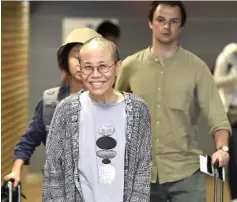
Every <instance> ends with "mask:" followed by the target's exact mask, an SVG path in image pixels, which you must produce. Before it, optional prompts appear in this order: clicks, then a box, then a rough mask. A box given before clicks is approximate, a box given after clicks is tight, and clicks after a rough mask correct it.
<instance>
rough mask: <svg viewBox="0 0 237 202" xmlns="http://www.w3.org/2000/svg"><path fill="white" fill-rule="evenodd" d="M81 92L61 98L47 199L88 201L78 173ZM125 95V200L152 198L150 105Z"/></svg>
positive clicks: (49, 153)
mask: <svg viewBox="0 0 237 202" xmlns="http://www.w3.org/2000/svg"><path fill="white" fill-rule="evenodd" d="M80 94H81V92H78V93H76V94H74V95H71V96H69V97H67V98H66V99H64V100H63V101H61V102H60V104H59V105H58V106H57V108H56V110H55V113H54V115H53V119H52V123H51V127H50V130H49V135H48V137H47V141H46V163H45V166H44V179H43V201H44V202H85V200H84V199H83V194H82V189H81V186H80V179H79V174H78V156H79V142H78V140H79V131H80V129H79V120H80V109H81V105H80V101H79V100H80ZM123 94H124V96H125V106H126V107H125V112H126V115H127V122H126V146H125V159H124V162H125V163H124V171H125V172H124V200H123V202H149V201H150V180H151V168H152V161H151V124H150V116H149V112H148V108H147V105H146V104H145V102H144V101H143V100H142V99H141V98H139V97H136V96H135V95H133V94H130V93H125V92H123Z"/></svg>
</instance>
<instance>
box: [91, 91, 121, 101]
mask: <svg viewBox="0 0 237 202" xmlns="http://www.w3.org/2000/svg"><path fill="white" fill-rule="evenodd" d="M88 93H89V96H90V97H91V99H92V100H94V101H96V102H99V103H103V104H112V103H116V102H118V101H120V100H123V99H124V96H123V94H121V93H119V92H117V91H115V90H114V89H112V90H110V91H108V92H107V93H106V94H105V95H101V96H98V95H93V94H92V93H90V92H88Z"/></svg>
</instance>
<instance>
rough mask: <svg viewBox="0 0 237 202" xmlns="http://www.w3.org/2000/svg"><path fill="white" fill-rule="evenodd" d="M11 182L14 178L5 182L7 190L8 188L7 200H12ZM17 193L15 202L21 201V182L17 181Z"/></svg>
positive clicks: (10, 201)
mask: <svg viewBox="0 0 237 202" xmlns="http://www.w3.org/2000/svg"><path fill="white" fill-rule="evenodd" d="M13 183H14V180H13V179H11V180H9V181H8V182H7V186H8V190H9V202H12V201H13ZM17 191H18V192H17V193H18V197H17V198H18V200H17V202H21V183H20V182H19V183H18V185H17Z"/></svg>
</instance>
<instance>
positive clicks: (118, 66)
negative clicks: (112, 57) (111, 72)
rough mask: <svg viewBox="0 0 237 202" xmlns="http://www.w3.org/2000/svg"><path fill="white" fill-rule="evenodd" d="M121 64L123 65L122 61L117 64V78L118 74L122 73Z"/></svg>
mask: <svg viewBox="0 0 237 202" xmlns="http://www.w3.org/2000/svg"><path fill="white" fill-rule="evenodd" d="M121 64H122V61H121V60H119V61H118V62H117V63H116V76H118V73H119V71H120V68H121Z"/></svg>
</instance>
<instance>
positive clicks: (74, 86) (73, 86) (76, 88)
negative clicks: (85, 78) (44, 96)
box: [70, 79, 84, 94]
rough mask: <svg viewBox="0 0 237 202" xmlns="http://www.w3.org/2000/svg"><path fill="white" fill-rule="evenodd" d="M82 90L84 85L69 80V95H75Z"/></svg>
mask: <svg viewBox="0 0 237 202" xmlns="http://www.w3.org/2000/svg"><path fill="white" fill-rule="evenodd" d="M82 89H84V85H83V83H82V82H80V81H77V80H74V79H71V80H70V94H74V93H77V92H78V91H80V90H82Z"/></svg>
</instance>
